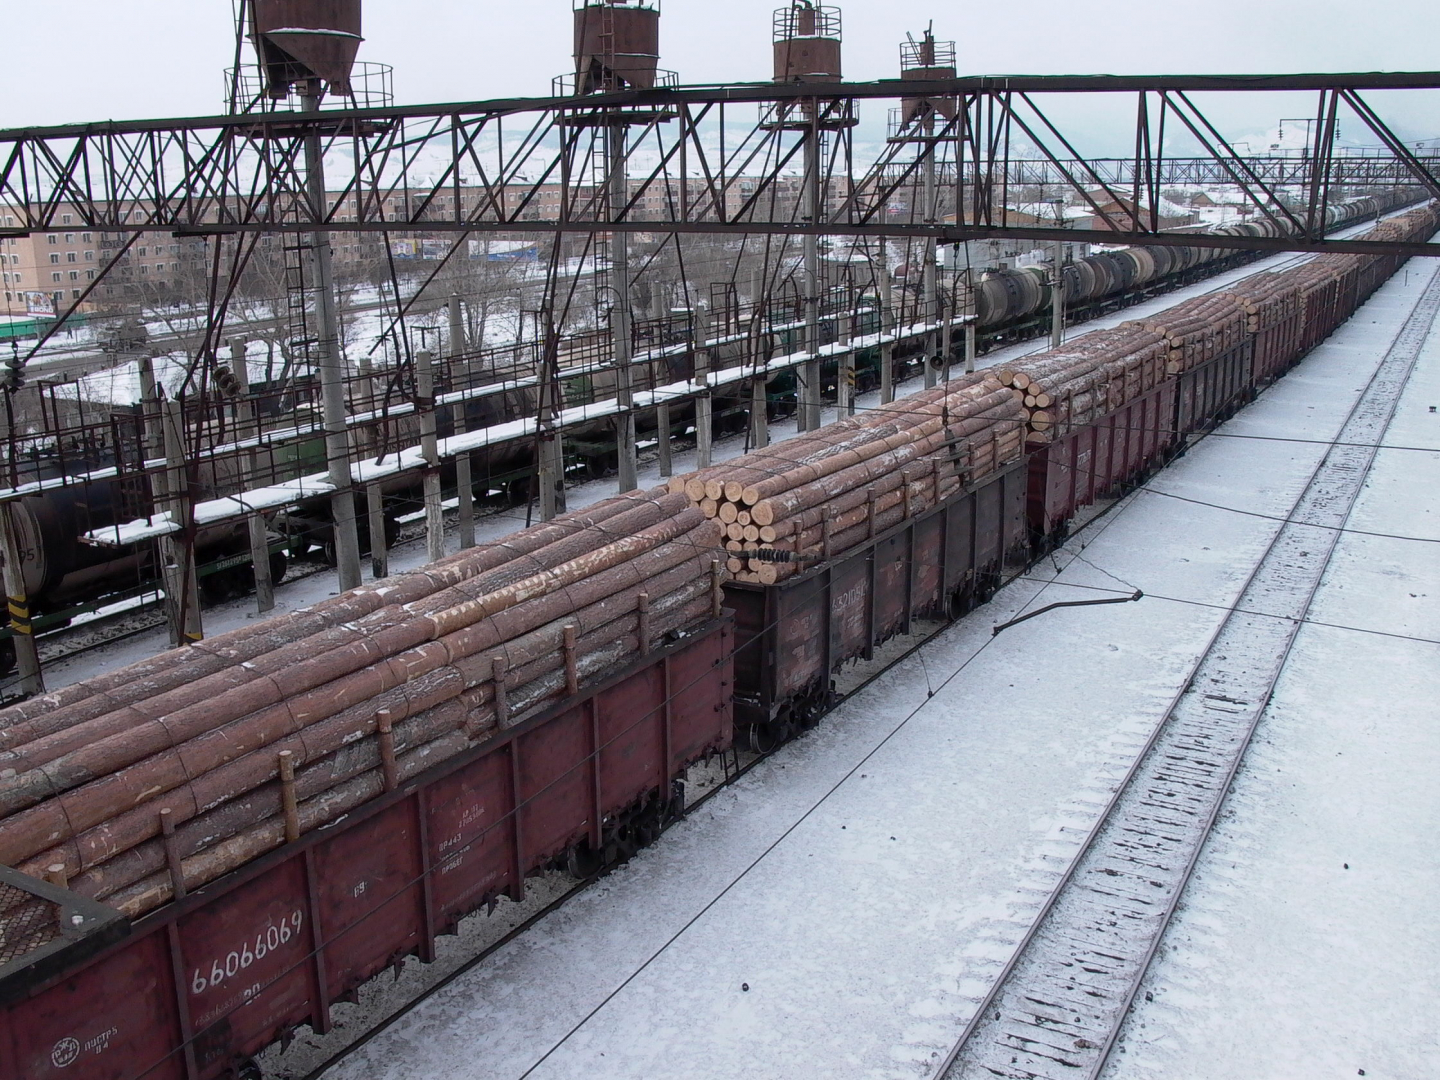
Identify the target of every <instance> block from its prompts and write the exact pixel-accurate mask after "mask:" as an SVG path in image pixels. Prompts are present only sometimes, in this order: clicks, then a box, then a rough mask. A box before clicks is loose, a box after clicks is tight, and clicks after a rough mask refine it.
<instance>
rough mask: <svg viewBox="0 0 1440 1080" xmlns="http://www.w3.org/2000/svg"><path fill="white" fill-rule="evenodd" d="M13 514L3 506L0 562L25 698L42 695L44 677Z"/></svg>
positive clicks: (0, 516) (0, 532)
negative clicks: (2, 565)
mask: <svg viewBox="0 0 1440 1080" xmlns="http://www.w3.org/2000/svg"><path fill="white" fill-rule="evenodd" d="M11 513H12V505H11V504H10V503H8V502H5V503H0V559H4V561H5V566H4V576H5V599H6V603H7V606H8V608H9V612H10V629H11V630H12V631H14V633H15V636H14V637H13V638H11V639H10V640H11V643H12V644H13V645H14V647H15V673H16V675H17V676H18V677H19V679H20V692H21V693H22V694H26V695H30V694H43V693H44V692H45V677H44V675H43V674H42V673H41V671H40V650H39V649H38V648H37V647H36V645H35V629H34V627H33V626H32V625H31V622H30V597H29V594H28V593H27V592H26V589H25V564H24V563H23V562H22V561H21V551H20V545H19V543H18V542H17V540H16V530H15V522H14V520H13V519H12V518H11ZM31 557H32V558H33V553H31Z"/></svg>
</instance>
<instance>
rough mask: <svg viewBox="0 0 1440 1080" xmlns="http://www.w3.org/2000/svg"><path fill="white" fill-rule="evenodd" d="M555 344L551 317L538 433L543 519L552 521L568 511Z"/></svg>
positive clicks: (541, 371) (539, 378) (541, 367)
mask: <svg viewBox="0 0 1440 1080" xmlns="http://www.w3.org/2000/svg"><path fill="white" fill-rule="evenodd" d="M554 346H555V327H554V326H553V325H552V324H551V323H550V320H549V317H548V316H547V318H546V323H545V339H544V341H543V342H542V343H541V349H540V361H539V364H538V366H537V369H536V372H535V376H536V385H537V387H538V399H537V400H538V402H539V409H538V411H537V413H536V427H537V429H538V435H539V442H540V447H539V462H538V463H537V464H538V472H539V484H540V520H541V521H550V520H552V519H553V518H554V517H555V515H557V514H563V513H564V512H565V444H564V443H563V441H562V437H561V434H560V432H559V431H557V430H555V412H556V409H555V396H556V395H557V394H558V393H559V392H560V386H559V383H558V381H556V380H554V379H552V378H551V377H550V368H549V363H548V361H547V359H546V358H547V357H549V356H550V355H551V349H552V348H553V347H554Z"/></svg>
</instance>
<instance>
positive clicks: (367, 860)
mask: <svg viewBox="0 0 1440 1080" xmlns="http://www.w3.org/2000/svg"><path fill="white" fill-rule="evenodd" d="M732 639H733V630H732V628H731V625H730V622H729V619H728V617H727V618H725V619H717V620H715V621H713V622H711V623H709V624H707V625H706V626H704V627H702V628H701V629H699V630H697V631H696V632H695V633H693V634H691V635H690V636H687V637H685V638H683V639H681V640H679V641H677V642H674V643H672V644H670V645H668V646H666V647H665V648H663V649H657V650H655V651H654V652H652V653H651V654H649V655H648V656H646V657H644V658H642V659H641V660H639V661H638V662H637V663H635V664H634V665H632V666H630V667H629V668H627V669H625V670H623V671H620V672H619V673H617V674H616V675H614V676H612V677H611V678H609V679H607V680H606V681H604V682H602V683H600V684H598V685H596V686H593V687H590V688H585V689H582V690H581V692H580V693H579V694H577V695H575V696H573V697H570V698H568V699H566V700H565V701H564V702H562V703H560V704H559V705H557V706H555V707H554V708H552V709H550V710H547V711H545V712H543V713H540V714H539V715H537V716H535V717H534V718H532V719H530V720H527V721H525V722H524V723H521V724H518V725H516V726H515V727H513V728H510V729H509V730H506V731H504V732H501V733H500V734H498V735H496V736H495V737H494V738H492V739H490V740H488V741H487V742H485V743H482V744H480V745H479V746H476V747H475V748H474V749H473V750H471V751H469V752H467V753H465V754H462V755H458V756H457V757H455V758H452V759H450V760H448V761H445V762H443V763H441V764H439V765H437V766H436V767H435V768H433V769H430V770H429V771H428V772H425V773H422V774H421V775H419V776H417V777H414V778H413V779H411V780H410V781H407V782H406V783H404V784H402V785H400V786H399V787H398V788H397V789H396V790H395V791H393V792H390V793H389V794H387V795H385V796H384V797H382V798H379V799H376V800H374V801H373V802H371V803H369V804H367V805H365V806H363V807H361V808H360V809H358V810H356V811H355V812H353V813H351V814H349V815H348V816H346V817H345V818H344V819H342V820H341V821H340V822H339V823H337V824H335V825H333V826H328V827H326V828H322V829H317V830H315V831H313V832H311V833H309V834H307V835H305V836H302V837H301V838H300V839H299V840H298V841H296V842H294V843H291V844H288V845H286V846H285V847H283V848H281V849H279V850H278V851H274V852H272V853H270V854H269V855H267V856H264V857H262V858H260V859H256V860H255V861H254V862H252V863H250V864H248V865H247V866H245V867H243V868H242V869H240V870H237V871H235V872H234V873H232V874H229V875H227V876H226V877H223V878H221V879H219V880H218V881H215V882H213V883H211V884H210V885H207V886H205V887H204V888H203V889H200V890H198V891H196V892H194V893H191V894H190V895H189V896H187V897H185V898H184V899H182V900H180V901H178V902H175V903H172V904H169V905H167V906H166V907H164V908H162V909H161V910H159V911H156V912H155V913H153V914H151V915H148V916H146V917H145V918H143V919H141V920H140V921H139V922H137V923H136V924H135V925H134V926H133V927H129V928H128V933H127V932H125V931H126V929H127V927H126V926H125V924H124V920H123V919H120V918H119V917H118V915H117V913H115V912H113V911H110V909H108V908H104V907H103V906H102V905H98V904H94V903H93V902H91V901H87V900H84V899H83V898H81V897H78V896H75V895H74V894H73V893H69V892H68V891H65V890H60V889H56V888H54V887H53V886H50V885H46V884H45V883H43V882H34V881H33V880H32V879H29V878H23V877H22V875H19V874H14V875H13V877H14V878H15V879H18V880H19V882H20V883H22V886H24V887H21V888H16V887H15V886H14V885H6V884H4V883H3V882H0V902H3V903H4V904H5V905H6V907H7V908H8V907H10V906H11V905H12V904H13V903H18V902H22V901H23V902H27V903H32V904H35V905H37V907H36V910H37V911H38V912H40V913H41V915H40V916H39V919H40V922H41V923H43V924H45V925H46V926H48V927H49V931H48V935H49V936H48V937H46V933H47V931H46V930H44V929H43V927H42V930H41V932H40V933H39V936H38V937H37V938H36V940H35V941H33V942H32V943H31V947H29V948H28V949H27V952H26V954H25V955H24V956H21V957H18V958H12V957H10V956H8V955H4V954H0V1077H5V1078H7V1080H8V1078H10V1077H17V1078H18V1077H24V1078H25V1080H46V1078H49V1077H55V1078H63V1080H139V1078H142V1077H143V1078H146V1080H210V1078H212V1077H219V1076H222V1075H226V1074H229V1073H231V1072H233V1071H235V1070H236V1069H237V1068H238V1067H239V1066H240V1065H241V1064H242V1063H243V1062H244V1061H245V1059H247V1058H248V1057H250V1056H252V1055H254V1054H255V1053H257V1052H258V1051H259V1050H261V1049H263V1048H264V1047H266V1046H268V1045H269V1044H270V1043H272V1042H274V1041H275V1040H276V1039H278V1038H280V1037H281V1036H282V1035H284V1034H285V1033H286V1032H288V1031H291V1030H293V1029H294V1028H295V1027H297V1026H298V1025H301V1024H310V1025H312V1026H313V1027H314V1028H315V1029H316V1030H317V1031H321V1032H323V1031H326V1030H327V1029H328V1026H329V1007H330V1005H331V1003H333V1002H334V1001H336V1000H337V999H340V998H342V997H343V996H345V995H347V994H349V993H350V992H351V991H353V990H354V989H355V988H356V987H357V986H359V985H360V984H361V983H362V982H364V981H365V980H366V979H369V978H371V977H372V976H374V975H375V974H376V973H378V972H380V971H382V970H384V969H385V968H386V967H388V966H389V965H391V964H393V963H394V962H395V961H396V960H397V959H399V958H401V957H403V956H406V955H412V954H418V955H419V956H421V957H422V958H423V959H427V960H428V959H430V958H431V957H432V956H433V950H434V945H435V937H436V935H437V934H440V933H444V932H446V931H447V930H449V929H451V928H453V927H454V925H455V924H456V923H457V922H458V921H459V919H460V918H461V916H463V915H465V914H467V913H469V912H472V911H474V910H476V909H477V908H478V907H479V906H481V905H482V904H484V903H485V902H487V901H488V900H491V899H494V898H495V897H498V896H500V895H505V894H508V895H510V896H513V897H517V898H518V897H519V896H520V895H521V894H522V891H523V888H524V884H523V883H524V878H525V876H526V875H527V874H529V873H531V872H533V871H536V870H539V869H541V868H543V867H545V866H547V865H550V864H553V863H554V862H555V861H556V860H559V859H563V858H564V857H565V856H566V855H567V854H568V853H571V852H573V851H575V850H576V849H577V848H583V847H589V848H590V849H591V850H593V851H596V852H599V851H600V850H602V848H604V847H605V846H606V845H609V844H613V843H618V842H621V841H624V840H626V839H627V838H628V837H629V835H630V834H631V833H633V832H634V831H636V830H648V829H654V828H656V827H657V826H658V825H660V824H662V823H663V821H664V820H665V819H666V818H667V817H669V816H670V815H671V814H673V813H674V811H675V810H677V809H678V808H679V807H678V806H677V805H676V803H675V799H676V795H675V782H676V781H677V780H678V778H679V777H680V776H681V774H682V772H683V770H684V769H685V767H686V766H687V765H689V764H691V763H692V762H695V761H697V760H699V759H701V758H703V757H705V756H706V755H707V754H709V753H712V752H714V751H717V750H722V749H724V748H726V747H728V746H729V745H730V741H731V736H732V730H733V723H732V711H731V691H732V686H731V684H732V681H733V660H732V655H731V654H732V644H731V643H732ZM24 883H28V885H24ZM30 886H33V888H31V887H30ZM6 890H9V891H8V892H7V891H6ZM12 893H13V894H14V895H13V896H12V895H11V894H12ZM16 898H19V899H16ZM107 912H108V913H109V916H112V917H113V918H112V917H107V915H106V913H107ZM74 917H79V918H80V919H81V922H80V923H76V924H74V925H75V926H76V927H79V928H80V929H84V930H89V929H91V927H92V926H93V927H94V930H95V932H94V933H93V934H91V935H88V936H87V935H80V934H78V932H72V931H71V930H68V929H66V923H67V921H68V920H70V919H72V918H74ZM47 919H48V923H47V922H46V920H47ZM87 920H88V921H87ZM102 930H103V934H102ZM103 935H109V939H113V938H115V937H117V936H118V937H119V940H118V941H114V940H109V939H107V938H106V937H105V936H103ZM71 938H77V939H78V940H75V941H71V940H70V939H71ZM86 945H88V948H89V950H90V952H89V954H83V953H80V952H77V950H79V949H81V948H82V946H86ZM7 961H8V962H7Z"/></svg>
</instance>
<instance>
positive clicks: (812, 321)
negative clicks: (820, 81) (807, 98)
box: [796, 101, 821, 431]
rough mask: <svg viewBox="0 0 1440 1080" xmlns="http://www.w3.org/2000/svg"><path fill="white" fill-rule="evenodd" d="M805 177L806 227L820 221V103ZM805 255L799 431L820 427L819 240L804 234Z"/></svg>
mask: <svg viewBox="0 0 1440 1080" xmlns="http://www.w3.org/2000/svg"><path fill="white" fill-rule="evenodd" d="M804 138H805V146H804V150H805V176H804V180H803V184H804V189H803V199H804V201H803V204H802V206H801V211H800V213H801V220H802V221H804V222H805V223H806V224H807V225H815V224H817V223H818V222H819V221H820V212H821V210H820V103H819V102H818V101H816V102H811V104H810V124H809V126H808V127H807V128H806V129H805V133H804ZM802 245H803V249H804V255H805V276H804V279H803V284H804V292H803V293H802V296H801V302H802V304H803V306H804V311H805V360H804V362H803V363H802V364H801V365H800V385H799V399H800V400H799V402H798V403H797V404H798V409H797V412H798V415H797V417H796V426H797V427H798V428H799V430H800V431H815V430H816V429H817V428H819V427H820V237H819V236H817V235H816V234H815V233H814V232H807V233H806V234H805V236H804V238H803V240H802Z"/></svg>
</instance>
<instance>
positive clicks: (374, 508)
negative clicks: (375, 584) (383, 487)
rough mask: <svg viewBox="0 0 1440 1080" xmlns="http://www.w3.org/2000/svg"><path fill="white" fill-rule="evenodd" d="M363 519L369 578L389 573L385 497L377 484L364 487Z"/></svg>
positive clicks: (377, 577) (380, 576)
mask: <svg viewBox="0 0 1440 1080" xmlns="http://www.w3.org/2000/svg"><path fill="white" fill-rule="evenodd" d="M365 512H366V513H365V517H366V522H367V524H368V526H369V529H370V576H371V577H373V578H376V579H377V580H378V579H379V578H383V577H385V576H387V575H388V574H389V573H390V552H389V550H388V547H387V545H386V543H385V496H384V494H383V493H382V492H381V491H380V485H379V484H366V485H365Z"/></svg>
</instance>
